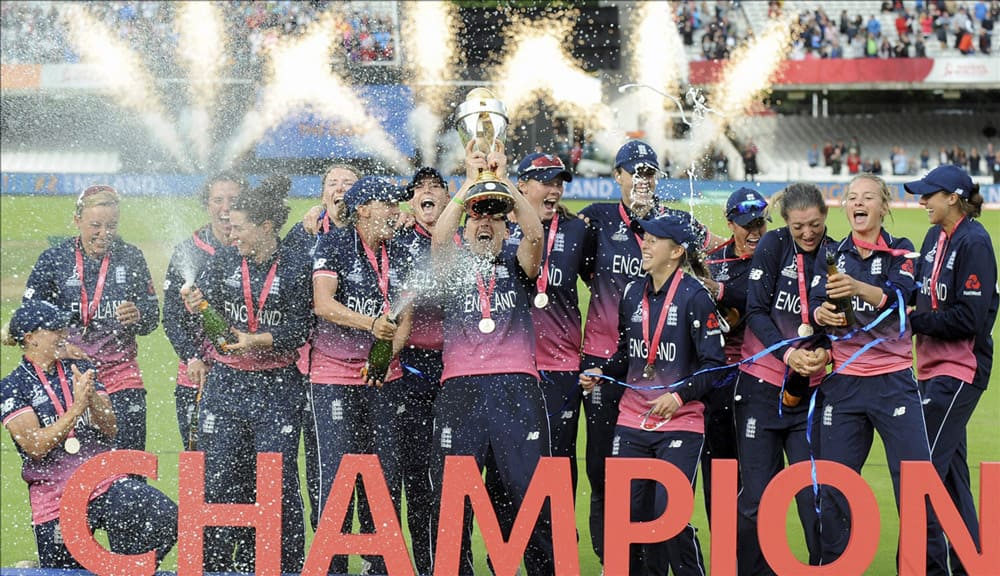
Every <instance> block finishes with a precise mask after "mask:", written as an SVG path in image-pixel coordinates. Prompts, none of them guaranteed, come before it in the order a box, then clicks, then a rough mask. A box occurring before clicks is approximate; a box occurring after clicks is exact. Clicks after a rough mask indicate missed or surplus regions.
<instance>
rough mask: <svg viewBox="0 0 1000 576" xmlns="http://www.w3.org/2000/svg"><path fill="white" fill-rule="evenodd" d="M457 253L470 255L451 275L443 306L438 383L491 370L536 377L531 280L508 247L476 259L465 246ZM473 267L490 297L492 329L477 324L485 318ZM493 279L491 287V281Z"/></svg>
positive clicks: (497, 372)
mask: <svg viewBox="0 0 1000 576" xmlns="http://www.w3.org/2000/svg"><path fill="white" fill-rule="evenodd" d="M455 257H456V258H466V259H468V263H469V265H468V266H462V265H456V266H455V268H454V269H455V270H456V271H458V272H459V274H460V276H457V277H453V278H449V279H448V280H449V282H451V284H449V285H448V286H447V287H446V290H445V292H446V293H447V295H448V299H447V300H446V301H445V302H444V303H443V307H444V351H443V353H442V358H443V361H444V372H443V374H442V376H441V380H442V382H443V381H445V380H448V379H449V378H455V377H459V376H483V375H490V374H515V373H516V374H530V375H531V376H533V377H535V378H538V370H537V369H536V366H535V330H534V326H533V323H532V320H531V311H530V310H531V301H530V294H531V293H532V292H533V291H534V286H535V281H534V280H533V279H530V278H528V276H527V274H525V273H524V271H523V270H522V269H521V265H520V264H519V263H518V261H517V255H516V254H515V253H514V251H511V250H502V251H501V252H500V254H499V255H498V256H497V257H496V259H495V260H494V261H493V262H485V263H484V262H482V261H477V260H476V258H475V257H474V256H471V254H470V253H469V252H468V251H466V250H465V249H463V248H459V249H457V250H456V254H455ZM477 269H478V270H479V276H480V277H481V278H482V281H483V286H484V292H483V293H484V294H486V298H488V301H489V302H488V303H489V307H490V316H491V320H492V321H493V323H494V330H492V331H491V332H490V333H483V332H481V331H480V329H479V325H480V321H481V320H482V318H483V312H482V306H481V304H480V293H479V290H478V284H477V281H476V275H477ZM491 278H492V279H493V282H492V285H493V291H492V294H489V288H488V287H489V286H490V285H491V280H490V279H491Z"/></svg>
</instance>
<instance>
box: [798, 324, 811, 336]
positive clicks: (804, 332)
mask: <svg viewBox="0 0 1000 576" xmlns="http://www.w3.org/2000/svg"><path fill="white" fill-rule="evenodd" d="M812 335H813V327H812V325H811V324H799V336H801V337H803V338H805V337H807V336H812Z"/></svg>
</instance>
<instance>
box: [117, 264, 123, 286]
mask: <svg viewBox="0 0 1000 576" xmlns="http://www.w3.org/2000/svg"><path fill="white" fill-rule="evenodd" d="M124 283H125V267H124V266H115V284H124Z"/></svg>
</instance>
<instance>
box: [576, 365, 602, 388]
mask: <svg viewBox="0 0 1000 576" xmlns="http://www.w3.org/2000/svg"><path fill="white" fill-rule="evenodd" d="M603 375H604V370H601V369H600V368H590V369H588V370H586V371H584V372H580V377H579V378H578V379H577V381H578V382H579V383H580V386H581V387H582V388H583V393H584V394H590V392H591V391H592V390H593V389H594V386H596V385H597V384H598V383H599V382H600V380H601V379H600V378H599V377H598V376H603Z"/></svg>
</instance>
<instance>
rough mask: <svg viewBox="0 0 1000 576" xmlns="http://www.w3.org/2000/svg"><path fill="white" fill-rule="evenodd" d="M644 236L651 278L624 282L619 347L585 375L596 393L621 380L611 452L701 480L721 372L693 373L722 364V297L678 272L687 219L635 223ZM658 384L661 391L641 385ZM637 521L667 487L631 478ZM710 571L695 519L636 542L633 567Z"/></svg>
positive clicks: (656, 510)
mask: <svg viewBox="0 0 1000 576" xmlns="http://www.w3.org/2000/svg"><path fill="white" fill-rule="evenodd" d="M630 228H631V230H632V231H634V232H635V233H637V234H642V240H643V243H642V270H643V271H644V272H646V278H644V279H637V280H633V281H632V282H630V283H629V284H628V285H627V286H626V287H625V292H624V294H623V295H622V300H621V304H620V305H619V309H618V326H619V328H618V332H619V336H618V344H617V347H616V351H615V354H614V356H612V357H611V358H610V359H609V360H608V361H607V362H606V363H605V364H604V365H603V367H593V368H591V369H589V370H588V371H587V372H584V373H583V374H581V375H580V384H581V385H582V386H583V387H584V388H585V389H587V390H591V391H593V389H594V386H595V385H596V384H597V382H598V378H597V377H596V376H592V375H591V374H598V375H600V374H602V373H608V374H612V375H614V376H616V377H619V378H621V377H624V379H625V382H626V383H628V384H630V385H632V386H634V388H631V387H630V388H628V389H626V390H625V394H624V395H623V396H622V399H621V404H620V412H619V415H618V423H617V426H616V428H615V437H614V442H613V444H612V452H611V454H612V456H616V457H626V458H659V459H662V460H665V461H667V462H670V463H672V464H674V465H675V466H677V467H678V468H679V469H680V470H681V471H682V472H683V473H684V474H685V475H686V476H687V477H688V479H689V480H690V481H691V484H692V486H693V485H694V481H695V477H696V475H697V473H698V461H699V458H700V456H701V449H702V444H703V440H704V433H705V419H704V416H703V409H704V406H703V404H702V403H701V402H700V401H699V398H701V397H702V396H703V395H704V394H705V393H706V392H707V391H708V389H709V388H710V387H711V386H712V381H713V380H714V379H715V376H714V375H710V374H705V375H702V376H701V377H695V378H693V379H690V380H689V381H687V382H685V383H684V384H683V385H680V386H678V387H677V388H676V390H673V389H664V387H667V386H670V385H671V384H674V383H675V382H680V381H681V380H683V379H685V378H689V377H690V376H691V375H692V374H694V373H695V372H697V371H698V370H702V369H706V368H714V367H717V366H722V365H723V364H724V363H725V353H724V351H723V337H722V328H721V325H720V323H719V318H718V312H717V311H716V309H715V303H714V302H713V301H712V297H711V296H710V295H709V294H708V292H707V291H706V290H705V288H704V287H703V286H702V284H701V283H700V282H699V281H698V280H697V279H695V278H694V277H692V276H689V275H687V274H686V273H685V272H684V270H682V269H681V266H682V264H684V262H685V260H686V259H687V257H688V248H689V245H690V243H691V242H695V241H696V240H695V237H694V235H693V234H692V233H691V227H690V220H689V219H688V218H684V217H682V216H679V215H677V214H672V213H664V214H659V215H656V216H652V217H650V218H646V219H642V220H634V221H633V222H632V223H631V225H630ZM646 387H659V388H657V389H653V390H650V389H645V390H644V389H643V388H646ZM632 485H633V492H632V512H631V519H632V521H633V522H639V521H650V520H653V519H655V518H657V517H659V516H661V515H662V514H663V512H664V511H665V510H666V507H667V493H666V490H665V488H664V487H663V486H662V485H661V484H658V483H656V482H653V481H651V480H643V481H639V482H633V484H632ZM669 571H672V572H673V574H675V575H678V576H680V575H684V574H694V575H699V576H700V575H702V574H704V573H705V563H704V558H703V557H702V554H701V545H700V544H699V542H698V537H697V535H696V532H695V529H694V527H693V526H691V525H690V524H688V526H687V527H686V528H685V529H684V530H683V531H682V532H681V533H680V534H678V535H676V536H674V537H673V538H671V539H669V540H666V541H664V542H657V543H653V544H644V545H633V546H632V547H631V550H630V554H629V573H630V574H663V575H664V576H665V575H666V574H667V573H668V572H669Z"/></svg>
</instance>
